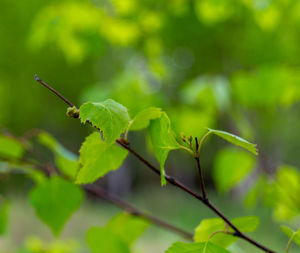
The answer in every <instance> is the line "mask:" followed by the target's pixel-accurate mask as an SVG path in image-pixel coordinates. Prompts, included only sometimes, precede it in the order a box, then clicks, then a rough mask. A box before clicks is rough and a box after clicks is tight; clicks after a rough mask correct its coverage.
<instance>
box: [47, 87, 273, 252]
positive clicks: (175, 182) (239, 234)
mask: <svg viewBox="0 0 300 253" xmlns="http://www.w3.org/2000/svg"><path fill="white" fill-rule="evenodd" d="M42 84H43V83H42ZM43 85H44V84H43ZM44 86H45V85H44ZM45 87H49V89H50V90H51V91H52V92H54V93H55V94H59V93H58V92H57V91H55V90H54V89H53V88H52V87H50V86H49V85H46V86H45ZM58 96H59V95H58ZM59 97H60V96H59ZM63 98H64V97H63ZM63 98H62V99H63ZM63 100H64V101H65V99H63ZM65 102H66V101H65ZM72 107H73V106H72ZM88 123H90V122H88ZM116 143H118V144H119V145H120V146H122V147H123V148H125V149H127V150H128V151H129V152H130V153H131V154H132V155H134V156H135V157H136V158H137V159H139V160H140V161H141V162H142V163H144V164H145V165H146V166H147V167H148V168H149V169H151V170H152V171H153V172H154V173H156V174H157V175H159V176H160V170H159V169H157V168H155V167H154V166H153V165H152V164H151V163H150V162H148V161H147V160H146V159H144V158H143V157H142V156H141V155H139V154H138V153H137V152H135V151H134V150H133V149H131V148H130V147H129V145H128V144H127V143H125V142H123V141H122V139H119V140H116ZM165 178H166V180H167V181H168V182H169V183H170V184H172V185H174V186H176V187H178V188H180V189H181V190H183V191H185V192H187V193H189V194H190V195H192V196H193V197H195V198H196V199H198V200H200V201H201V202H202V203H203V204H204V205H206V206H207V207H208V208H210V209H211V210H212V211H213V212H214V213H216V214H217V215H218V216H219V217H220V218H221V219H223V220H224V221H225V222H226V223H227V224H228V226H230V227H231V228H232V229H233V230H234V234H233V235H234V236H236V237H239V238H241V239H243V240H246V241H248V242H249V243H250V244H252V245H254V246H256V247H257V248H259V249H261V250H263V251H265V252H269V253H275V251H273V250H271V249H268V248H267V247H265V246H264V245H262V244H260V243H258V242H256V241H255V240H253V239H251V238H250V237H248V236H247V235H245V234H244V233H242V232H241V231H240V230H239V229H238V228H237V227H236V226H235V225H234V224H233V223H231V221H230V220H229V219H228V218H227V217H226V216H225V215H224V214H223V213H222V212H221V211H220V210H219V209H217V208H216V207H215V206H214V205H213V204H212V203H210V202H209V201H208V200H206V199H203V198H202V197H201V196H200V195H199V194H197V193H196V192H194V191H193V190H191V189H190V188H188V187H187V186H185V185H184V184H182V183H180V182H179V181H178V180H176V179H175V178H173V177H171V176H169V175H165Z"/></svg>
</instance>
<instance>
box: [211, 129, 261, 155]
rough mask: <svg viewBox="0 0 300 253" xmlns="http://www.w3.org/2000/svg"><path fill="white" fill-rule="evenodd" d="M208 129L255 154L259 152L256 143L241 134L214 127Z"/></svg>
mask: <svg viewBox="0 0 300 253" xmlns="http://www.w3.org/2000/svg"><path fill="white" fill-rule="evenodd" d="M208 130H209V133H212V134H215V135H217V136H219V137H221V138H223V139H224V140H226V141H228V142H230V143H232V144H234V145H237V146H240V147H242V148H245V149H247V150H248V151H250V152H251V153H253V154H255V155H257V154H258V153H257V148H256V146H257V145H256V144H253V143H250V142H248V141H246V140H244V139H243V138H241V137H239V136H236V135H234V134H230V133H227V132H224V131H219V130H214V129H208Z"/></svg>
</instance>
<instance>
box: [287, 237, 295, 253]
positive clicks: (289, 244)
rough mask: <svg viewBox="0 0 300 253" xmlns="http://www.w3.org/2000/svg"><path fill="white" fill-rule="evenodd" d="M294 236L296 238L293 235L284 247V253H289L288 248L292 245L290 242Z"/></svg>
mask: <svg viewBox="0 0 300 253" xmlns="http://www.w3.org/2000/svg"><path fill="white" fill-rule="evenodd" d="M295 236H296V233H294V234H293V236H292V237H291V238H290V240H289V242H288V244H287V245H286V250H285V252H286V253H289V250H290V247H291V245H292V242H293V240H294V238H295Z"/></svg>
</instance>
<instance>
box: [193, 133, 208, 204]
mask: <svg viewBox="0 0 300 253" xmlns="http://www.w3.org/2000/svg"><path fill="white" fill-rule="evenodd" d="M195 141H196V155H195V160H196V163H197V168H198V173H199V177H200V186H201V192H202V198H203V200H204V201H207V197H206V191H205V184H204V178H203V173H202V168H201V164H200V157H199V144H198V138H197V137H195Z"/></svg>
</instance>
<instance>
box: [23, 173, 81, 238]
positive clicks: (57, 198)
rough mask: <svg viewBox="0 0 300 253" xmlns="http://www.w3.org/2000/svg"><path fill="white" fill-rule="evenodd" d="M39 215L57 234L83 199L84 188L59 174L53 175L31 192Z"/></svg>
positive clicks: (32, 202) (31, 198)
mask: <svg viewBox="0 0 300 253" xmlns="http://www.w3.org/2000/svg"><path fill="white" fill-rule="evenodd" d="M29 198H30V203H31V205H32V206H33V207H34V208H35V211H36V214H37V216H38V217H39V218H40V219H41V220H42V221H43V222H44V223H45V224H46V225H48V226H49V227H50V228H51V230H52V231H53V233H54V234H55V235H56V236H57V235H58V234H59V233H60V232H61V230H62V228H63V226H64V224H65V223H66V222H67V220H68V219H69V218H70V217H71V215H72V213H73V212H74V211H75V210H77V209H78V208H79V206H80V203H81V202H82V199H83V193H82V190H81V189H80V188H79V187H78V186H77V185H74V184H72V183H70V182H68V181H66V180H64V179H62V178H60V177H59V176H53V177H51V178H50V179H49V180H47V181H45V182H44V183H42V184H39V185H37V186H36V187H35V188H34V189H33V190H32V191H31V192H30V196H29Z"/></svg>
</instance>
